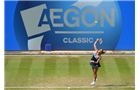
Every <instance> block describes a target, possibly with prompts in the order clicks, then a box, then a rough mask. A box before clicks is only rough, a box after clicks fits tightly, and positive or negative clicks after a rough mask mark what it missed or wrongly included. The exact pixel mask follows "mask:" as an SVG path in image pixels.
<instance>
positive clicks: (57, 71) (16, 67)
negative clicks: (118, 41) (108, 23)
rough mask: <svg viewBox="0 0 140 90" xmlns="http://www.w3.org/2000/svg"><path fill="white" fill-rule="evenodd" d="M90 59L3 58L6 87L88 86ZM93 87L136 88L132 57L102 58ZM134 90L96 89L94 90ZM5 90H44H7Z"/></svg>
mask: <svg viewBox="0 0 140 90" xmlns="http://www.w3.org/2000/svg"><path fill="white" fill-rule="evenodd" d="M90 58H91V56H5V87H31V86H32V87H55V86H64V87H68V86H70V87H72V86H79V87H81V86H90V83H91V82H92V80H93V73H92V69H91V66H90V65H89V61H90ZM96 86H135V56H103V57H102V60H101V67H100V68H99V71H98V81H97V84H96ZM91 89H92V88H91ZM91 89H90V88H89V89H86V90H91ZM134 89H135V88H107V89H106V88H95V89H94V90H134ZM5 90H46V89H11V88H10V89H8V88H6V89H5ZM47 90H67V89H47ZM71 90H85V89H71Z"/></svg>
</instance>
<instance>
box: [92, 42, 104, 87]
mask: <svg viewBox="0 0 140 90" xmlns="http://www.w3.org/2000/svg"><path fill="white" fill-rule="evenodd" d="M97 42H99V39H97V40H96V41H95V42H94V45H93V46H94V50H95V53H94V54H93V56H92V58H91V61H90V65H91V67H92V71H93V77H94V79H93V82H92V83H91V85H94V84H96V81H97V71H98V68H99V67H101V65H100V60H101V58H102V57H101V55H102V54H104V53H105V51H104V50H103V49H100V50H98V49H97V47H96V44H97Z"/></svg>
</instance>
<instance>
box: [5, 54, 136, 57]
mask: <svg viewBox="0 0 140 90" xmlns="http://www.w3.org/2000/svg"><path fill="white" fill-rule="evenodd" d="M4 56H29V57H30V56H92V54H91V55H89V54H88V55H82V54H81V55H78V54H77V55H73V54H72V55H67V54H62V55H61V54H56V55H55V54H52V55H47V54H46V55H45V54H44V55H30V54H29V55H21V54H20V55H14V54H13V55H4ZM102 56H119V57H120V56H121V57H124V56H130V57H131V56H135V55H102Z"/></svg>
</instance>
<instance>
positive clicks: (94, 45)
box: [93, 39, 99, 52]
mask: <svg viewBox="0 0 140 90" xmlns="http://www.w3.org/2000/svg"><path fill="white" fill-rule="evenodd" d="M98 40H99V39H96V41H95V42H94V44H93V47H94V50H95V52H97V51H98V49H97V47H96V44H97V42H98Z"/></svg>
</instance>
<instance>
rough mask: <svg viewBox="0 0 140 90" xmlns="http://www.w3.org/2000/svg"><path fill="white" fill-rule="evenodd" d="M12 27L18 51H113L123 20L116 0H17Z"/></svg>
mask: <svg viewBox="0 0 140 90" xmlns="http://www.w3.org/2000/svg"><path fill="white" fill-rule="evenodd" d="M14 29H15V35H16V39H17V42H18V44H19V46H20V48H21V50H45V45H46V44H51V45H52V49H53V50H92V49H93V43H94V41H95V40H96V39H97V38H102V39H103V43H102V44H100V45H98V48H103V49H106V50H114V49H115V48H116V45H117V43H118V41H119V38H120V34H121V29H122V19H121V12H120V8H119V5H118V3H117V1H103V0H98V1H97V0H91V1H90V0H87V1H83V0H78V1H18V3H17V6H16V9H15V16H14Z"/></svg>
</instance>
